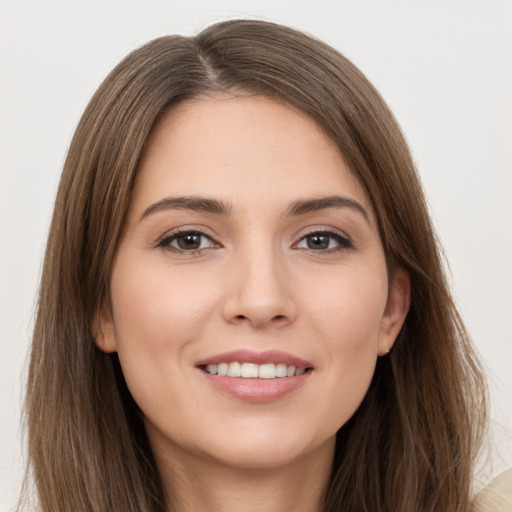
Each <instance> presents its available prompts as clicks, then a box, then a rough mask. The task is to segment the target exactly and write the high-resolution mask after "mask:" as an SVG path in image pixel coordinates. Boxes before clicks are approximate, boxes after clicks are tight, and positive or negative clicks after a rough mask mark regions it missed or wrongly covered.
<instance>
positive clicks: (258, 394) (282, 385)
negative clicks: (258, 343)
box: [196, 350, 313, 403]
mask: <svg viewBox="0 0 512 512" xmlns="http://www.w3.org/2000/svg"><path fill="white" fill-rule="evenodd" d="M233 362H239V363H254V364H265V363H276V364H279V363H284V364H286V365H287V366H295V367H296V368H304V369H309V370H308V371H306V372H305V373H303V374H302V375H297V376H294V377H276V378H274V379H256V378H254V379H244V378H240V377H228V376H225V375H211V374H210V373H208V372H206V371H205V370H204V367H205V366H206V365H208V364H219V363H233ZM196 367H197V368H198V369H199V370H200V371H201V374H202V375H203V376H204V378H206V379H207V380H208V382H209V383H210V385H212V386H213V387H214V388H216V389H217V390H219V391H221V392H222V393H225V394H227V395H230V396H232V397H234V398H237V399H240V400H243V401H245V402H253V403H265V402H272V401H274V400H278V399H280V398H283V397H285V396H286V395H288V394H289V393H291V392H292V391H295V390H296V389H298V388H300V387H301V386H303V385H304V384H305V383H306V382H307V381H308V380H309V378H310V377H311V374H312V371H311V370H312V369H313V365H312V364H311V363H309V362H308V361H305V360H304V359H301V358H300V357H297V356H294V355H292V354H288V353H286V352H281V351H280V350H265V351H262V352H255V351H252V350H234V351H231V352H224V353H222V354H216V355H215V356H212V357H208V358H206V359H202V360H201V361H198V362H197V364H196Z"/></svg>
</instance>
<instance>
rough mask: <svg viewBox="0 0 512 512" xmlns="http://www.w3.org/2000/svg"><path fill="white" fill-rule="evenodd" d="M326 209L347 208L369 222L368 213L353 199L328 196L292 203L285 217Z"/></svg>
mask: <svg viewBox="0 0 512 512" xmlns="http://www.w3.org/2000/svg"><path fill="white" fill-rule="evenodd" d="M328 208H349V209H351V210H354V211H356V212H358V213H360V214H361V215H362V216H363V217H364V218H365V219H366V221H368V222H370V216H369V214H368V211H367V210H366V209H365V208H364V207H363V206H362V205H361V204H360V203H358V202H357V201H354V199H350V198H348V197H344V196H328V197H320V198H318V199H306V200H299V201H294V202H293V203H292V204H291V205H290V206H289V208H288V210H287V211H286V213H285V215H288V216H296V215H303V214H305V213H310V212H316V211H319V210H326V209H328Z"/></svg>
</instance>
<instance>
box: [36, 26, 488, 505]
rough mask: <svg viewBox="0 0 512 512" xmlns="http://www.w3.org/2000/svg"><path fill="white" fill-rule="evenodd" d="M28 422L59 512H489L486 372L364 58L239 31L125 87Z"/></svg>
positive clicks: (107, 105)
mask: <svg viewBox="0 0 512 512" xmlns="http://www.w3.org/2000/svg"><path fill="white" fill-rule="evenodd" d="M27 409H28V431H29V452H30V459H31V465H32V469H33V473H34V477H35V482H36V485H37V491H38V496H39V500H40V505H41V509H42V510H45V511H46V510H48V511H52V512H55V511H69V510H73V511H81V510H83V511H91V510H95V511H96V510H97V511H105V510H109V511H117V510H119V511H121V510H122V511H127V510H133V511H136V510H140V511H142V510H143V511H167V510H176V511H183V510H209V511H216V510H240V509H243V510H254V511H256V510H308V511H314V510H326V511H344V512H346V511H362V510H367V511H372V512H376V511H384V510H386V511H397V510H414V511H418V512H420V511H427V510H443V511H445V510H446V511H452V510H453V511H465V510H469V509H470V498H471V478H472V471H473V466H474V461H475V457H476V454H477V451H478V448H479V443H480V440H481V436H482V430H483V427H484V420H485V386H484V383H483V379H482V376H481V371H480V367H479V364H478V362H477V360H476V358H475V356H474V354H473V351H472V347H471V344H470V342H469V339H468V336H467V334H466V332H465V330H464V326H463V325H462V322H461V320H460V318H459V316H458V313H457V311H456V309H455V307H454V305H453V303H452V300H451V297H450V294H449V291H448V288H447V284H446V280H445V277H444V274H443V270H442V267H441V262H440V256H439V252H438V249H437V245H436V240H435V236H434V234H433V231H432V227H431V224H430V220H429V217H428V213H427V208H426V206H425V201H424V199H423V193H422V190H421V186H420V183H419V180H418V178H417V175H416V173H415V170H414V166H413V163H412V160H411V157H410V154H409V151H408V148H407V146H406V143H405V141H404V139H403V136H402V134H401V132H400V130H399V128H398V126H397V124H396V122H395V120H394V118H393V117H392V115H391V113H390V112H389V110H388V109H387V107H386V105H385V104H384V102H383V100H382V99H381V98H380V96H379V95H378V93H377V92H376V91H375V90H374V89H373V87H372V86H371V84H369V82H368V81H367V80H366V79H365V77H364V76H363V75H362V74H361V73H360V72H359V71H358V70H357V69H356V68H355V67H354V66H353V65H352V64H351V63H350V62H349V61H347V60H346V59H345V58H344V57H342V56H341V55H340V54H338V53H337V52H336V51H335V50H333V49H332V48H330V47H328V46H326V45H325V44H323V43H321V42H319V41H316V40H314V39H312V38H310V37H308V36H305V35H304V34H301V33H299V32H296V31H294V30H291V29H288V28H285V27H281V26H278V25H274V24H270V23H263V22H255V21H230V22H225V23H221V24H218V25H214V26H212V27H210V28H208V29H206V30H204V31H203V32H201V33H200V34H199V35H198V36H197V37H194V38H186V37H179V36H174V37H165V38H161V39H158V40H155V41H153V42H151V43H149V44H147V45H145V46H143V47H142V48H140V49H139V50H137V51H135V52H133V53H132V54H131V55H129V56H128V57H127V58H126V59H125V60H123V61H122V62H121V63H120V64H119V65H118V66H117V67H116V68H115V69H114V70H113V71H112V73H111V74H110V75H109V76H108V77H107V79H106V80H105V82H104V83H103V84H102V85H101V86H100V88H99V90H98V91H97V93H96V94H95V95H94V97H93V99H92V100H91V102H90V104H89V106H88V107H87V109H86V111H85V113H84V115H83V117H82V120H81V122H80V124H79V126H78V128H77V131H76V133H75V136H74V139H73V142H72V144H71V147H70V150H69V154H68V157H67V160H66V164H65V168H64V172H63V175H62V179H61V184H60V188H59V192H58V197H57V201H56V205H55V211H54V217H53V221H52V227H51V232H50V236H49V241H48V248H47V253H46V258H45V266H44V271H43V276H42V283H41V292H40V298H39V308H38V315H37V322H36V326H35V331H34V340H33V349H32V356H31V366H30V375H29V384H28V396H27Z"/></svg>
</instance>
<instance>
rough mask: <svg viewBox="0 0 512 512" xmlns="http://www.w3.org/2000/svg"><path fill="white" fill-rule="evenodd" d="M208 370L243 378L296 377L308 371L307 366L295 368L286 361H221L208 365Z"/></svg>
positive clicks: (221, 374)
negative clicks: (285, 362) (262, 362)
mask: <svg viewBox="0 0 512 512" xmlns="http://www.w3.org/2000/svg"><path fill="white" fill-rule="evenodd" d="M206 371H207V372H208V373H211V374H212V375H220V376H228V377H242V378H243V379H257V378H260V379H275V378H276V377H278V378H282V377H294V376H298V375H302V374H304V373H305V372H306V369H305V368H295V366H288V365H286V364H284V363H278V364H274V363H266V364H254V363H238V362H233V363H219V364H208V365H206Z"/></svg>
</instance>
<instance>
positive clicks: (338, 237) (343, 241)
mask: <svg viewBox="0 0 512 512" xmlns="http://www.w3.org/2000/svg"><path fill="white" fill-rule="evenodd" d="M185 235H188V236H195V235H197V236H199V237H201V238H206V239H208V240H210V241H211V246H209V247H203V248H198V249H191V250H187V249H181V248H178V247H174V246H172V245H171V243H172V242H174V241H176V240H178V239H179V238H180V237H184V236H185ZM313 235H316V236H319V237H320V236H325V237H328V238H330V239H334V240H335V242H336V243H337V244H338V246H337V247H335V248H327V249H312V248H306V247H304V248H301V247H298V245H299V244H300V243H301V242H303V241H305V240H306V239H307V238H308V237H311V236H313ZM329 245H330V241H329ZM156 247H158V248H163V249H166V250H169V251H171V252H174V253H178V254H186V255H190V256H197V255H200V254H201V253H203V252H204V251H208V250H211V249H214V248H218V247H221V245H220V244H218V243H217V242H215V241H214V240H213V239H212V238H211V237H210V236H209V235H207V234H206V233H203V232H202V231H199V230H195V229H180V230H178V231H175V232H173V233H170V234H166V235H164V236H163V237H162V238H161V239H160V240H159V241H158V243H157V245H156ZM293 247H294V248H296V249H306V250H308V251H311V252H316V253H334V252H339V251H343V250H347V249H351V248H353V244H352V241H351V240H350V238H348V237H347V236H346V235H344V234H343V233H341V232H338V231H335V230H331V229H321V230H318V229H315V230H311V231H310V232H308V233H305V234H304V235H302V236H301V237H300V239H299V240H298V241H297V242H296V243H294V244H293Z"/></svg>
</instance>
